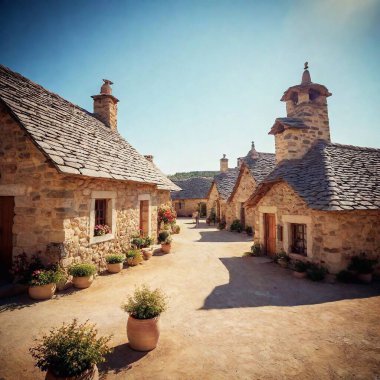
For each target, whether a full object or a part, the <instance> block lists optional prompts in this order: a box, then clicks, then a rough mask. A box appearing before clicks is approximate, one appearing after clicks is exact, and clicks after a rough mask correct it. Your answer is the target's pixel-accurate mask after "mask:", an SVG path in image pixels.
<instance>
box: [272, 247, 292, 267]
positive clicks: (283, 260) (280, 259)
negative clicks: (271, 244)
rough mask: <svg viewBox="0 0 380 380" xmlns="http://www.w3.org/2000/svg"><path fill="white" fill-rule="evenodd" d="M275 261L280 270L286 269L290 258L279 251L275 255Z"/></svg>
mask: <svg viewBox="0 0 380 380" xmlns="http://www.w3.org/2000/svg"><path fill="white" fill-rule="evenodd" d="M275 261H276V262H277V264H278V265H280V267H281V268H287V267H288V264H289V261H290V257H289V256H288V255H287V254H286V252H284V251H281V252H280V253H277V255H276V257H275Z"/></svg>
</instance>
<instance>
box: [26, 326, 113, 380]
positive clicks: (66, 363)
mask: <svg viewBox="0 0 380 380" xmlns="http://www.w3.org/2000/svg"><path fill="white" fill-rule="evenodd" d="M96 335H97V330H96V329H95V325H92V324H89V323H88V321H87V322H85V323H82V324H78V321H77V320H76V319H74V320H73V321H72V322H71V323H70V324H65V323H64V324H63V325H62V326H61V327H59V328H53V329H52V330H50V334H49V335H44V336H43V337H42V339H40V340H39V341H38V340H37V345H36V346H35V347H32V348H30V349H29V351H30V353H31V354H32V356H33V358H34V359H36V367H38V368H40V369H41V370H42V371H47V370H48V369H50V370H51V371H53V373H54V374H55V375H56V376H59V377H69V376H78V375H80V374H82V373H83V372H85V371H87V370H89V369H91V368H92V367H93V366H94V365H95V364H99V363H102V362H104V356H105V355H106V354H108V353H110V352H111V349H110V348H109V347H108V342H109V341H110V340H111V337H110V336H108V337H100V338H97V337H96Z"/></svg>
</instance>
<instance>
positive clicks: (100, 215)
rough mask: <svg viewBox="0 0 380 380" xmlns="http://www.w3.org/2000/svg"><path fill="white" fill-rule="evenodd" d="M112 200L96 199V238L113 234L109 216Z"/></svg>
mask: <svg viewBox="0 0 380 380" xmlns="http://www.w3.org/2000/svg"><path fill="white" fill-rule="evenodd" d="M110 201H111V200H110V199H95V227H94V236H103V235H107V234H109V233H111V225H112V221H111V217H110V214H109V207H108V205H109V202H110Z"/></svg>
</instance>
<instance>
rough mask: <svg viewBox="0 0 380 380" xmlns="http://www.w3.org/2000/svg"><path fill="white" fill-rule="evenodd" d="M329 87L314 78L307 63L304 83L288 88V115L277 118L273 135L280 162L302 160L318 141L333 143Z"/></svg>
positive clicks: (303, 77)
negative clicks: (329, 113)
mask: <svg viewBox="0 0 380 380" xmlns="http://www.w3.org/2000/svg"><path fill="white" fill-rule="evenodd" d="M329 96H331V93H330V92H329V91H328V89H327V88H326V87H325V86H323V85H321V84H317V83H313V82H312V81H311V76H310V72H309V70H308V63H307V62H306V63H305V68H304V72H303V74H302V80H301V84H299V85H296V86H293V87H290V88H288V89H287V90H286V91H285V92H284V95H283V96H282V98H281V101H283V102H286V113H287V117H284V118H278V119H276V121H275V123H274V125H273V127H272V129H271V130H270V132H269V134H272V135H274V136H275V145H276V161H277V163H279V162H281V161H282V160H291V159H299V158H302V157H303V156H304V154H305V153H306V152H307V151H308V150H309V149H310V148H311V146H312V145H313V143H315V142H316V141H317V140H324V141H327V142H330V141H331V140H330V126H329V117H328V109H327V97H329Z"/></svg>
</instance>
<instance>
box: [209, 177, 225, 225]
mask: <svg viewBox="0 0 380 380" xmlns="http://www.w3.org/2000/svg"><path fill="white" fill-rule="evenodd" d="M213 208H214V209H215V213H216V217H217V218H219V219H221V220H225V219H226V209H227V201H226V200H224V199H221V198H220V197H219V192H218V190H217V188H216V185H215V183H213V184H212V186H211V190H210V194H209V197H208V199H207V216H209V215H210V212H211V210H212V209H213Z"/></svg>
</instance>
